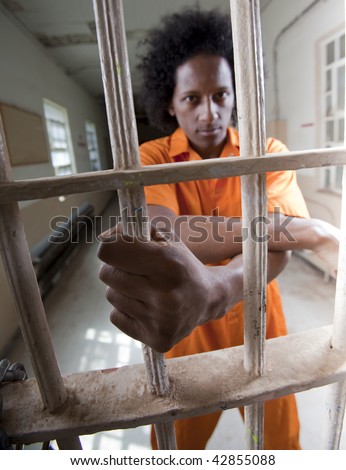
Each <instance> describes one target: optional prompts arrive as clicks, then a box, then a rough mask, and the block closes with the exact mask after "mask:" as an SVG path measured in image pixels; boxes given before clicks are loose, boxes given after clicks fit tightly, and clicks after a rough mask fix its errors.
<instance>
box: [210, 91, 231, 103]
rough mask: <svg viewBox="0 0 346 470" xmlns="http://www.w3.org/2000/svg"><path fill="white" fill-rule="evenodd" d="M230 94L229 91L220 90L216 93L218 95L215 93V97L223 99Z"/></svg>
mask: <svg viewBox="0 0 346 470" xmlns="http://www.w3.org/2000/svg"><path fill="white" fill-rule="evenodd" d="M229 95H230V92H229V91H219V92H218V93H216V95H214V97H215V99H216V100H219V101H222V100H225V99H226V98H228V97H229Z"/></svg>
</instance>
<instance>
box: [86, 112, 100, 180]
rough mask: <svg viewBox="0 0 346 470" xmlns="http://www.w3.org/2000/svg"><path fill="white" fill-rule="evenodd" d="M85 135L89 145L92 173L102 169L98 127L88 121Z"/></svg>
mask: <svg viewBox="0 0 346 470" xmlns="http://www.w3.org/2000/svg"><path fill="white" fill-rule="evenodd" d="M85 133H86V140H87V145H88V152H89V159H90V165H91V169H92V171H97V170H100V169H101V165H100V154H99V147H98V144H97V135H96V127H95V124H93V123H92V122H89V121H86V123H85Z"/></svg>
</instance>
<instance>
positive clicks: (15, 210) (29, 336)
mask: <svg viewBox="0 0 346 470" xmlns="http://www.w3.org/2000/svg"><path fill="white" fill-rule="evenodd" d="M11 180H12V171H11V165H10V162H9V156H8V151H7V146H6V140H5V133H4V128H3V124H2V119H1V116H0V181H5V182H10V181H11ZM0 219H1V233H0V246H1V255H2V259H3V262H4V266H5V270H6V273H7V277H8V279H9V282H10V287H11V290H12V293H13V298H14V301H15V303H16V307H17V313H18V320H19V325H20V329H21V331H22V334H23V337H24V341H25V344H26V347H27V349H28V350H29V352H30V359H31V362H32V365H33V369H34V371H35V375H36V377H37V381H38V385H39V389H40V392H41V396H42V400H43V403H44V406H46V407H47V409H48V410H49V411H54V410H56V409H57V408H58V407H60V406H61V405H62V404H63V403H64V402H65V400H66V390H65V387H64V383H63V380H62V377H61V374H60V370H59V366H58V363H57V360H56V356H55V351H54V347H53V343H52V339H51V336H50V332H49V327H48V323H47V318H46V314H45V311H44V307H43V304H42V300H41V295H40V291H39V287H38V285H37V280H36V276H35V272H34V268H33V265H32V261H31V257H30V253H29V248H28V244H27V241H26V237H25V233H24V227H23V222H22V219H21V215H20V210H19V207H18V204H17V203H14V202H12V203H8V204H0Z"/></svg>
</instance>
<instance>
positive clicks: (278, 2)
mask: <svg viewBox="0 0 346 470" xmlns="http://www.w3.org/2000/svg"><path fill="white" fill-rule="evenodd" d="M312 3H313V2H312V0H291V1H289V2H288V1H287V0H273V1H272V2H270V3H269V6H268V7H267V8H265V10H264V11H263V12H262V35H263V47H264V57H265V64H266V69H267V73H268V77H267V79H266V115H267V121H268V123H269V124H270V123H272V122H273V121H275V119H280V120H283V121H284V122H285V123H286V135H287V138H286V141H285V143H286V144H287V145H288V147H289V149H290V150H303V149H310V148H320V147H322V140H321V137H320V136H321V130H320V129H321V102H322V90H321V81H320V77H321V74H322V72H321V69H320V63H319V54H320V43H321V41H323V40H324V39H325V38H326V37H328V36H329V35H330V34H333V33H334V32H336V31H338V30H340V29H342V28H344V24H345V13H344V0H322V1H320V2H319V3H318V4H316V5H315V6H314V7H313V8H312V9H311V10H310V11H309V12H308V13H307V14H305V15H304V16H302V17H301V18H300V19H299V20H298V21H297V22H296V23H295V24H294V25H293V26H292V27H291V28H290V29H288V30H287V31H286V32H285V33H284V34H283V35H282V36H281V38H280V40H279V42H278V45H277V53H278V64H277V76H278V90H279V93H278V96H279V100H278V101H279V114H277V107H276V102H275V93H274V80H273V78H274V62H273V48H274V43H275V39H276V37H277V36H278V35H279V34H280V32H281V31H282V30H283V29H284V28H285V27H286V26H287V25H289V24H290V22H291V21H292V20H293V19H294V18H295V17H297V16H298V15H300V14H301V13H302V12H303V11H304V10H305V9H306V8H307V7H308V6H309V5H310V4H312ZM270 127H271V126H270V125H269V126H268V128H270ZM322 171H323V170H322V169H311V170H300V171H299V172H298V180H299V183H300V186H301V188H302V190H303V193H304V196H305V198H306V201H307V204H308V207H309V210H310V214H311V216H313V217H319V218H323V219H325V220H327V221H329V222H331V223H333V224H335V225H339V220H340V202H341V198H340V196H338V195H335V194H330V193H327V192H326V191H323V189H322V188H321V184H322V183H321V182H322V175H321V173H322Z"/></svg>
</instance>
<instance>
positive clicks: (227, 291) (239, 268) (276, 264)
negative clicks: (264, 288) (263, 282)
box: [208, 251, 291, 320]
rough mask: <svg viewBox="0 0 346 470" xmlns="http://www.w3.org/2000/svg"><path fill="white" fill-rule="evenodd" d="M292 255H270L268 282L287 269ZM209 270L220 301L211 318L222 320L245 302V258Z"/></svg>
mask: <svg viewBox="0 0 346 470" xmlns="http://www.w3.org/2000/svg"><path fill="white" fill-rule="evenodd" d="M290 253H291V252H290V251H282V252H279V251H278V252H270V253H268V265H267V268H268V269H267V282H270V281H272V280H273V279H275V278H276V277H277V276H278V275H279V274H280V272H281V271H282V270H283V269H284V268H285V266H286V264H287V262H288V260H289V257H290ZM208 269H209V270H210V272H211V273H212V275H213V276H214V279H215V291H214V292H215V293H216V298H217V300H218V303H217V308H218V310H217V311H216V312H217V313H215V311H213V310H211V312H210V317H211V318H220V317H221V316H223V315H224V314H225V313H226V312H227V311H228V310H229V309H230V308H232V307H233V306H234V305H235V304H237V303H238V302H240V301H241V300H243V287H244V286H243V281H244V270H243V256H242V255H238V256H236V257H234V258H233V259H232V260H231V261H230V262H229V263H228V264H227V265H226V266H212V267H209V268H208ZM220 299H221V301H220ZM210 317H209V320H210V319H211V318H210Z"/></svg>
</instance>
